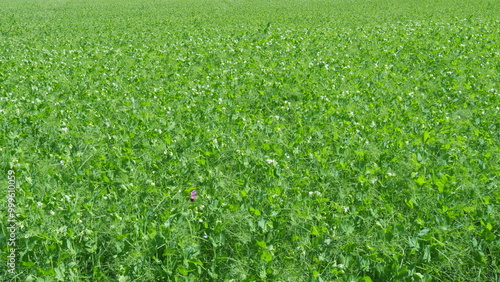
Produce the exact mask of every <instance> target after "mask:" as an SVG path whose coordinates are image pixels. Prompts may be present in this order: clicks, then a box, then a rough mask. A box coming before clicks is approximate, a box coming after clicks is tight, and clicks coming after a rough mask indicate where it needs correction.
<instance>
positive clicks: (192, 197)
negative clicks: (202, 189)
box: [189, 190, 196, 202]
mask: <svg viewBox="0 0 500 282" xmlns="http://www.w3.org/2000/svg"><path fill="white" fill-rule="evenodd" d="M194 199H196V190H193V191H191V198H189V200H191V202H194Z"/></svg>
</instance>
